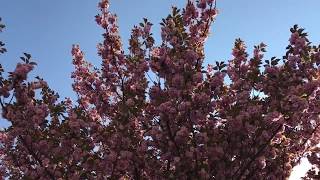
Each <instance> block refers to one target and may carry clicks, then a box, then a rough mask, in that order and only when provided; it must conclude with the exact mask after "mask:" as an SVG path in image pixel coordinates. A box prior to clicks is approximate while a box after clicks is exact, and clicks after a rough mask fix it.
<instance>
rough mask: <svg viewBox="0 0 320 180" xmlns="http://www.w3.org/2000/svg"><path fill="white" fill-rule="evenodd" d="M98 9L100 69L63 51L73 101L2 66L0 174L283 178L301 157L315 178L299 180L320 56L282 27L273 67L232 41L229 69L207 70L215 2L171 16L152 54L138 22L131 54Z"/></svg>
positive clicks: (146, 26)
mask: <svg viewBox="0 0 320 180" xmlns="http://www.w3.org/2000/svg"><path fill="white" fill-rule="evenodd" d="M99 9H100V14H99V15H97V16H96V22H97V24H98V25H100V26H101V27H102V28H103V29H104V34H103V38H104V39H103V42H101V43H99V44H98V47H97V48H98V54H99V56H100V57H101V59H102V67H101V68H100V69H98V68H95V67H93V65H92V64H90V63H89V62H87V61H86V60H85V55H84V53H83V52H82V51H81V49H80V47H79V46H78V45H74V46H73V47H72V50H71V53H72V56H73V61H72V63H73V65H74V67H75V69H74V71H73V72H72V75H71V77H72V78H73V80H74V82H73V84H72V87H73V90H74V92H75V93H76V94H77V99H76V101H77V102H76V103H73V102H72V101H71V100H70V99H66V100H62V101H58V97H59V96H58V94H57V93H56V92H54V91H53V90H51V89H50V88H49V87H48V85H47V83H46V82H45V81H44V80H42V79H40V78H37V80H35V81H31V82H28V81H27V75H28V73H29V72H30V71H31V70H32V69H33V64H32V63H29V59H28V60H27V61H25V62H24V63H19V64H18V65H17V67H16V69H15V70H14V72H12V73H11V75H10V76H9V77H8V78H6V77H5V76H4V75H3V74H2V70H1V68H0V72H1V73H0V97H1V100H0V102H1V103H0V104H1V107H2V109H1V113H2V116H3V118H5V119H7V120H8V121H10V122H11V124H12V125H11V126H10V127H9V128H7V129H4V130H2V131H1V133H0V175H1V176H3V177H7V178H9V179H222V180H223V179H238V180H240V179H286V178H288V177H289V176H290V173H291V171H292V168H293V167H294V166H295V165H297V164H298V163H299V161H300V160H301V158H303V157H307V158H308V159H309V161H310V162H311V164H312V165H313V167H314V168H313V169H311V170H310V171H309V172H308V175H307V176H306V177H305V178H306V179H308V178H309V179H311V178H315V179H316V178H318V177H319V174H317V173H318V172H317V171H316V169H317V168H320V161H319V154H320V149H319V147H318V146H317V145H318V143H319V140H320V130H319V125H320V116H319V114H320V98H319V97H320V67H319V64H320V63H319V62H320V60H319V59H320V48H319V46H318V47H317V46H311V43H310V42H309V41H308V39H307V34H306V33H304V32H303V30H302V29H299V28H298V27H297V26H294V27H293V28H292V29H291V32H292V35H291V38H290V40H289V42H290V44H289V46H288V48H287V52H286V55H285V56H284V57H283V59H282V61H280V59H277V58H275V57H274V58H271V59H263V58H264V56H263V54H264V52H265V49H266V45H265V44H263V43H261V44H259V45H257V46H255V47H254V49H253V55H252V57H251V58H250V55H249V53H248V52H247V47H246V45H245V43H244V42H243V41H242V40H240V39H237V40H236V41H235V44H234V48H233V49H232V52H231V54H232V56H233V58H232V59H231V60H229V61H225V62H216V65H208V68H207V69H205V68H204V67H203V61H204V58H205V54H204V45H205V40H206V39H207V37H208V36H209V32H210V26H211V24H212V22H213V21H214V18H215V16H216V15H217V10H216V7H215V1H214V0H199V1H191V0H189V1H188V2H187V4H186V7H185V8H183V9H182V11H181V10H179V9H177V8H175V7H174V8H173V10H172V13H171V15H170V16H168V17H167V18H165V19H164V20H163V22H162V23H161V38H162V42H161V44H160V45H156V44H155V43H154V39H153V37H152V29H151V28H152V23H150V22H149V21H148V20H147V19H144V20H143V22H142V23H140V24H139V25H138V26H134V27H133V29H132V33H131V37H130V39H129V45H130V46H129V51H128V52H129V53H128V54H125V53H124V50H123V47H122V42H121V39H120V36H119V28H118V25H117V16H116V15H115V14H112V13H111V12H110V11H109V1H108V0H102V1H101V2H100V3H99ZM27 55H28V54H27ZM28 56H29V55H28ZM29 58H30V57H29ZM226 78H229V79H230V82H228V83H227V82H226V81H225V79H226ZM39 92H40V93H39ZM10 96H11V97H10Z"/></svg>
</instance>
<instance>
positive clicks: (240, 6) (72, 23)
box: [0, 0, 320, 125]
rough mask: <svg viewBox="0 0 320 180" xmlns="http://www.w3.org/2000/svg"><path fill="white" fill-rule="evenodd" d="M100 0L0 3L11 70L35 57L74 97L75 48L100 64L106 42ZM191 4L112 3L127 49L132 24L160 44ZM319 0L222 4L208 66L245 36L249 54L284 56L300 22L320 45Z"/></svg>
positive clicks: (40, 71)
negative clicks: (179, 10) (162, 27)
mask: <svg viewBox="0 0 320 180" xmlns="http://www.w3.org/2000/svg"><path fill="white" fill-rule="evenodd" d="M97 3H98V0H54V1H52V0H51V1H49V0H27V1H26V0H23V1H22V0H1V1H0V17H2V19H3V22H4V23H5V24H6V26H7V28H6V29H5V31H4V32H3V33H1V34H0V39H1V40H3V41H4V42H5V43H6V47H7V49H8V53H6V54H5V55H3V56H0V62H1V64H3V65H4V67H5V68H6V70H7V71H12V70H13V69H14V67H15V64H16V63H17V62H19V56H21V55H22V53H23V52H28V53H31V54H32V56H33V57H34V59H35V60H36V62H37V63H38V66H37V68H36V69H35V71H34V72H33V75H34V76H35V75H40V76H41V77H43V78H44V79H46V80H47V81H48V83H49V85H50V86H51V87H52V88H53V89H54V90H57V91H58V92H59V94H60V95H61V96H62V97H66V96H68V97H74V94H73V92H72V89H71V82H72V81H71V79H70V74H71V71H72V68H73V67H72V64H71V61H72V58H71V55H70V50H71V45H72V44H74V43H77V44H80V46H81V47H82V49H83V51H84V52H85V54H86V57H87V59H89V60H90V61H91V62H92V63H93V64H96V65H100V59H99V58H98V56H97V53H96V44H97V43H98V42H100V41H101V40H102V37H101V33H102V31H101V29H100V28H99V27H98V26H97V25H96V23H95V21H94V16H95V15H96V14H97V13H98V10H97ZM185 3H186V0H175V1H174V0H161V1H156V0H111V10H112V11H113V12H115V13H117V14H118V16H119V23H120V24H119V25H120V32H121V35H122V38H123V40H124V43H125V45H126V44H127V40H128V38H129V33H130V29H131V28H132V27H133V25H135V24H138V23H139V22H141V20H142V18H143V17H147V18H148V19H149V20H150V21H151V22H153V23H154V24H155V26H154V28H153V31H154V34H155V35H156V39H157V42H159V36H157V35H158V34H159V25H158V24H159V22H160V21H161V18H162V17H165V16H166V15H167V14H168V13H169V12H170V11H171V6H172V5H177V6H178V7H182V6H183V5H184V4H185ZM319 7H320V1H319V0H305V1H301V0H269V1H265V0H241V1H239V0H218V9H219V10H220V15H219V16H218V17H217V20H216V22H215V23H214V24H213V26H212V28H211V32H212V35H211V37H210V38H209V40H208V42H207V45H206V63H214V61H215V60H228V59H230V57H231V55H230V52H231V49H232V46H233V42H234V39H236V38H239V37H241V38H242V39H243V40H245V41H246V43H247V45H248V47H249V48H250V51H251V50H252V46H253V45H254V44H258V43H260V42H264V43H266V44H267V45H268V49H267V50H268V53H267V57H271V56H279V57H281V56H282V55H283V53H284V51H285V47H286V45H287V43H288V38H289V34H290V33H289V28H290V27H292V25H294V24H299V25H300V26H303V27H305V28H306V29H307V32H309V34H310V36H311V38H310V39H311V40H312V41H313V42H315V43H317V44H318V43H319V42H320V24H319V18H320V11H319ZM0 125H1V123H0Z"/></svg>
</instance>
